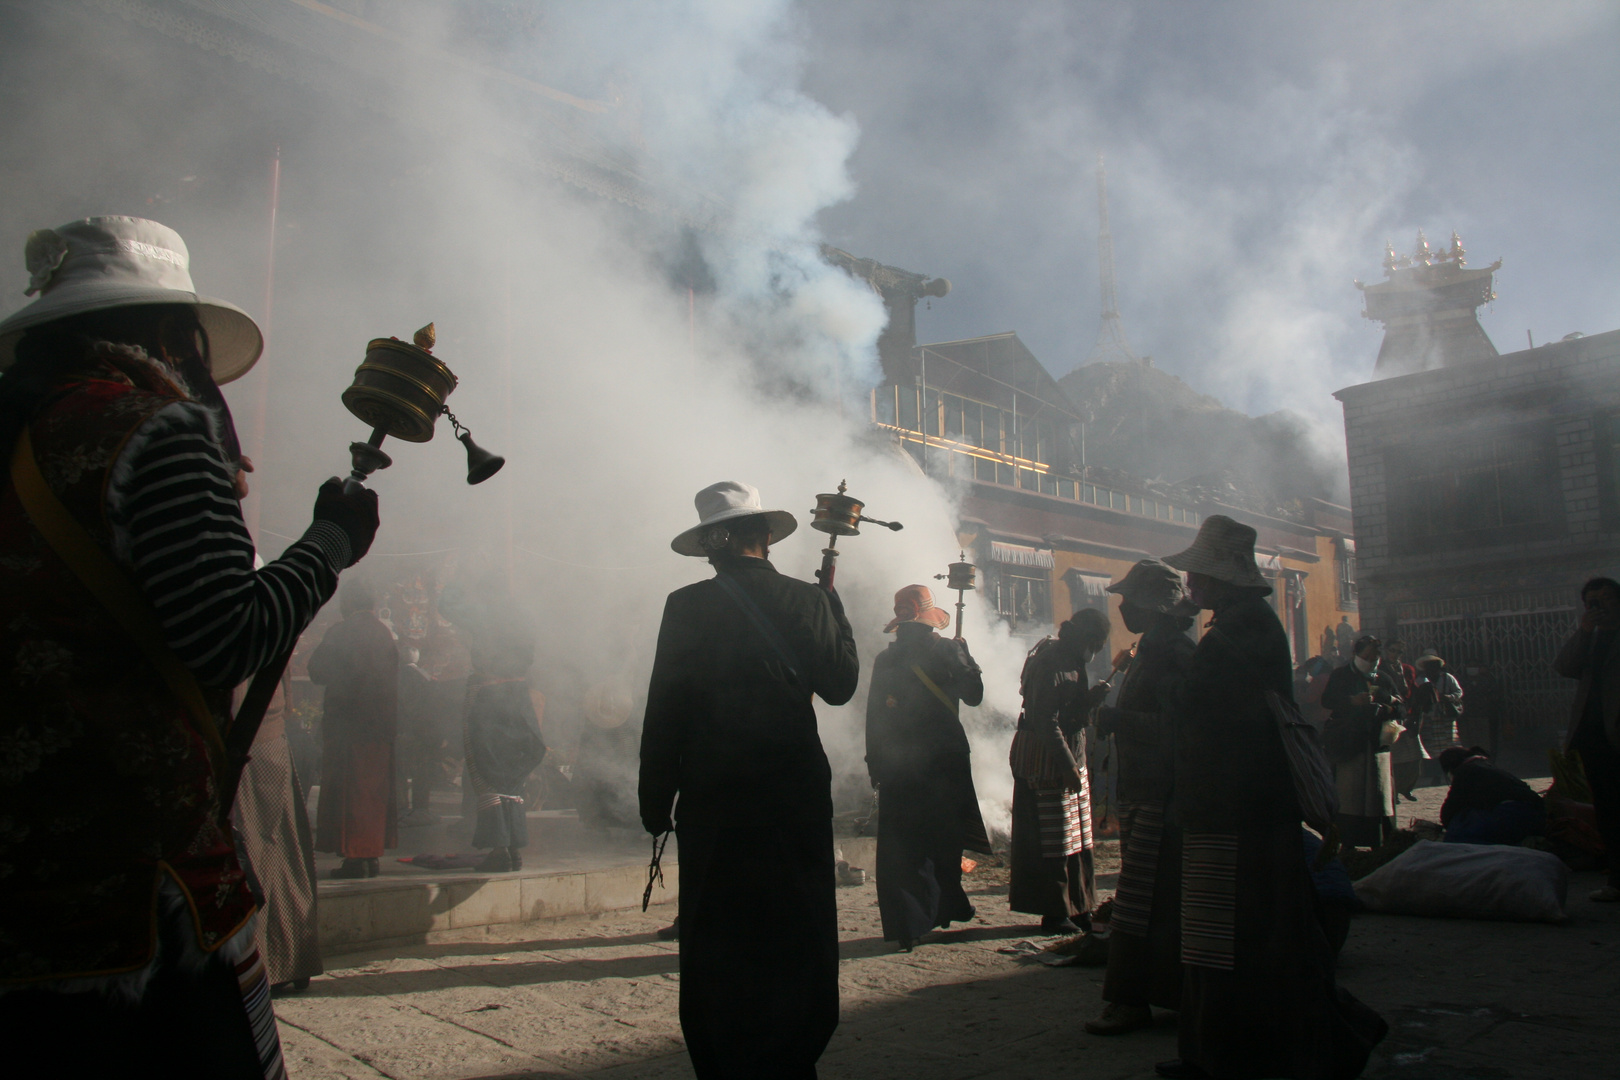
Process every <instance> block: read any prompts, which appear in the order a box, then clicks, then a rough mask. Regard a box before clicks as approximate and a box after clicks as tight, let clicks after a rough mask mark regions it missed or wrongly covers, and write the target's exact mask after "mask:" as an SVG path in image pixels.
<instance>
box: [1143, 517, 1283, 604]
mask: <svg viewBox="0 0 1620 1080" xmlns="http://www.w3.org/2000/svg"><path fill="white" fill-rule="evenodd" d="M1258 537H1259V534H1258V533H1256V532H1255V531H1254V530H1253V529H1251V528H1250V527H1249V526H1247V525H1245V524H1243V523H1242V522H1241V521H1233V520H1232V519H1231V518H1229V517H1227V516H1226V515H1225V514H1211V515H1210V516H1209V517H1207V518H1205V519H1204V523H1203V524H1202V525H1201V526H1199V528H1198V535H1197V536H1196V537H1195V538H1194V539H1193V542H1192V546H1191V547H1189V548H1187V549H1186V550H1185V551H1178V552H1176V553H1175V554H1174V555H1166V556H1165V557H1164V561H1165V562H1167V563H1169V564H1170V565H1171V566H1173V567H1175V568H1176V569H1177V570H1185V571H1186V572H1187V573H1189V574H1203V575H1204V576H1205V577H1212V578H1214V579H1215V580H1216V581H1224V582H1226V583H1227V584H1229V585H1237V586H1240V587H1241V588H1245V589H1268V590H1269V589H1270V588H1271V582H1269V581H1267V580H1266V578H1265V575H1264V574H1262V573H1260V567H1259V566H1258V565H1257V564H1256V563H1255V561H1254V542H1255V540H1256V539H1258Z"/></svg>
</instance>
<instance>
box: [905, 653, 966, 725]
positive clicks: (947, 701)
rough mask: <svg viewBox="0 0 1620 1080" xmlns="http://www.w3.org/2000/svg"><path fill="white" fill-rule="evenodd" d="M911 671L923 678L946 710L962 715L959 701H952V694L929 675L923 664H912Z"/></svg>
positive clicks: (923, 682) (954, 714)
mask: <svg viewBox="0 0 1620 1080" xmlns="http://www.w3.org/2000/svg"><path fill="white" fill-rule="evenodd" d="M911 672H912V674H914V675H916V676H917V678H919V679H921V680H922V684H923V685H924V686H926V687H928V692H929V693H930V694H933V695H934V696H935V697H937V698H938V699H939V703H940V704H941V705H943V706H945V711H946V712H948V713H950V714H951V715H952V716H960V715H961V713H960V712H959V711H958V703H957V702H955V701H952V700H951V698H950V696H949V695H948V694H946V693H945V691H943V690H941V689H940V688H939V685H938V684H937V683H935V682H934V680H933V679H930V678H929V677H928V673H927V672H925V671H923V669H922V665H921V664H912V665H911Z"/></svg>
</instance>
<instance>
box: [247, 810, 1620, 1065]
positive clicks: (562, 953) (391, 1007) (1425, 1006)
mask: <svg viewBox="0 0 1620 1080" xmlns="http://www.w3.org/2000/svg"><path fill="white" fill-rule="evenodd" d="M1422 794H1423V795H1424V796H1425V798H1424V801H1423V803H1422V804H1420V805H1419V807H1417V809H1418V810H1419V812H1421V813H1423V816H1427V817H1433V816H1435V815H1434V814H1433V812H1432V808H1431V807H1430V806H1429V805H1428V804H1430V803H1432V802H1436V801H1437V795H1438V794H1440V793H1439V792H1424V793H1422ZM1103 854H1104V856H1105V857H1104V858H1103V859H1102V860H1101V866H1100V870H1101V871H1102V876H1101V882H1100V883H1101V884H1102V885H1103V886H1104V891H1106V890H1107V889H1109V888H1111V887H1112V885H1113V878H1112V875H1111V873H1109V871H1111V870H1112V869H1113V867H1112V866H1111V865H1110V863H1109V860H1108V858H1107V857H1106V856H1107V854H1108V853H1107V852H1106V850H1105V851H1104V853H1103ZM968 880H969V882H970V887H971V891H972V892H973V893H974V903H975V904H976V905H977V906H978V910H979V916H980V917H979V919H978V920H977V921H976V922H975V923H974V924H973V925H972V926H971V927H969V928H966V929H963V930H960V931H955V932H950V933H945V934H940V935H936V940H930V942H929V943H926V944H924V945H923V946H921V947H920V948H919V949H918V950H917V951H916V952H914V953H912V954H909V955H902V954H897V953H895V952H894V949H893V946H891V945H885V944H884V943H883V941H882V940H881V938H882V933H881V931H880V930H879V928H878V918H877V908H876V898H875V892H874V889H873V886H872V885H870V884H867V885H865V886H861V887H857V888H849V889H840V890H839V901H840V903H839V912H840V923H839V926H840V931H841V938H842V941H843V957H844V963H843V969H842V978H841V983H842V995H843V1021H842V1023H841V1025H840V1026H839V1029H838V1031H837V1033H836V1034H835V1035H834V1037H833V1040H832V1044H831V1046H830V1047H829V1048H828V1050H827V1053H826V1055H825V1056H824V1057H823V1058H822V1063H821V1075H822V1076H823V1077H826V1078H832V1080H843V1078H849V1080H856V1078H869V1077H870V1078H876V1077H882V1078H885V1080H912V1078H917V1080H921V1078H923V1077H927V1078H929V1080H954V1078H969V1077H983V1078H987V1080H988V1078H1014V1077H1020V1078H1021V1077H1047V1076H1053V1077H1066V1076H1085V1077H1097V1078H1100V1080H1106V1078H1120V1080H1123V1078H1127V1077H1130V1078H1135V1077H1151V1076H1152V1075H1153V1070H1152V1065H1153V1062H1155V1061H1159V1060H1163V1059H1166V1058H1170V1057H1174V1056H1175V1018H1174V1016H1173V1015H1172V1014H1164V1015H1163V1016H1161V1017H1160V1021H1159V1023H1158V1024H1157V1025H1156V1027H1155V1028H1154V1029H1152V1030H1150V1031H1145V1032H1138V1033H1135V1034H1133V1035H1129V1036H1125V1037H1123V1038H1114V1039H1103V1038H1097V1037H1094V1036H1089V1035H1087V1034H1085V1032H1084V1031H1083V1030H1081V1024H1082V1022H1083V1021H1084V1020H1086V1019H1087V1018H1089V1017H1090V1016H1092V1015H1094V1013H1095V1012H1096V1010H1097V1009H1098V1007H1099V1005H1100V1000H1099V993H1100V990H1101V983H1102V973H1101V971H1100V970H1098V969H1086V968H1050V967H1046V966H1044V965H1041V964H1038V963H1034V962H1031V961H1028V960H1025V959H1021V958H1019V957H1016V956H1012V955H1007V954H1003V953H999V952H997V949H998V948H999V947H1002V946H1006V945H1009V944H1011V943H1013V942H1017V941H1019V940H1024V939H1027V938H1029V937H1030V932H1031V930H1032V929H1034V928H1033V927H1032V926H1030V925H1029V923H1028V922H1027V921H1026V917H1024V916H1016V915H1013V914H1011V913H1010V912H1008V910H1007V905H1006V877H1005V872H1004V871H1001V870H998V869H996V868H990V867H984V868H980V869H979V870H978V871H976V872H975V873H974V874H972V875H971V876H970V877H969V879H968ZM1600 883H1601V882H1600V879H1599V878H1598V876H1597V875H1595V874H1579V875H1575V877H1574V880H1573V882H1572V885H1571V902H1570V914H1571V916H1572V919H1571V922H1570V923H1569V924H1568V925H1565V926H1543V925H1524V924H1512V923H1484V922H1463V921H1451V920H1436V919H1417V918H1406V917H1399V916H1381V915H1363V916H1361V917H1360V918H1359V919H1358V920H1357V921H1356V923H1355V925H1354V928H1353V929H1352V931H1351V935H1350V941H1349V943H1348V944H1347V945H1346V946H1345V951H1344V954H1343V956H1342V958H1341V968H1340V970H1341V980H1342V982H1343V983H1344V985H1346V986H1347V987H1349V988H1350V989H1351V990H1352V991H1353V992H1354V993H1355V994H1356V995H1357V996H1358V997H1360V998H1361V999H1362V1000H1364V1001H1366V1002H1368V1003H1369V1004H1371V1005H1373V1006H1374V1007H1375V1008H1377V1009H1378V1010H1379V1011H1380V1012H1381V1013H1382V1014H1383V1015H1384V1017H1385V1018H1386V1019H1388V1020H1389V1022H1390V1024H1391V1027H1392V1028H1393V1031H1392V1034H1391V1036H1390V1038H1389V1039H1388V1040H1386V1042H1385V1043H1384V1045H1383V1046H1382V1047H1380V1049H1379V1052H1378V1053H1377V1055H1376V1056H1375V1058H1374V1060H1373V1062H1372V1064H1371V1065H1370V1066H1369V1068H1368V1070H1367V1074H1366V1075H1367V1076H1369V1077H1388V1078H1410V1080H1461V1078H1464V1077H1466V1078H1470V1080H1494V1078H1500V1080H1509V1078H1513V1080H1520V1078H1540V1077H1548V1078H1552V1077H1558V1078H1585V1077H1610V1076H1615V1075H1617V1073H1620V1069H1617V1065H1616V1051H1617V1048H1620V1036H1617V1035H1616V1032H1615V1028H1614V1025H1613V1011H1614V1006H1615V1003H1616V1001H1620V911H1617V910H1616V906H1615V905H1600V904H1593V903H1590V902H1589V901H1587V900H1586V898H1585V897H1586V893H1587V892H1588V891H1590V890H1591V889H1593V888H1595V887H1596V886H1597V885H1598V884H1600ZM673 914H674V912H673V905H669V906H663V907H654V908H653V909H652V910H651V911H650V912H649V913H647V914H645V915H643V914H642V913H641V912H639V911H632V912H622V913H614V914H607V915H599V916H592V917H577V918H569V919H559V920H554V921H548V922H542V923H528V924H520V925H507V926H496V927H488V928H482V929H480V930H478V931H468V932H467V934H466V935H465V937H464V938H461V939H457V940H452V941H440V942H438V943H435V944H432V945H421V946H413V947H408V948H400V949H393V950H388V951H379V952H371V953H357V954H351V955H348V956H342V957H336V958H333V959H332V960H331V961H329V967H330V968H331V970H330V971H329V972H328V973H327V974H326V975H324V976H322V977H320V978H318V979H316V980H315V981H314V982H313V984H312V985H311V987H310V989H309V990H308V991H306V992H305V993H302V994H296V995H289V996H284V997H278V998H277V999H276V1012H277V1014H278V1016H279V1018H280V1020H281V1036H282V1045H283V1047H284V1049H285V1051H286V1055H287V1060H288V1066H289V1070H290V1072H291V1074H292V1076H293V1077H294V1078H295V1080H317V1078H320V1080H325V1078H337V1077H369V1078H374V1077H379V1076H387V1077H395V1078H399V1080H406V1078H409V1080H439V1078H445V1080H448V1078H462V1077H467V1078H471V1077H490V1078H495V1077H500V1078H518V1077H553V1076H587V1075H588V1076H593V1077H604V1078H625V1080H629V1078H636V1080H641V1078H646V1080H662V1078H666V1077H669V1078H674V1077H689V1076H691V1069H690V1067H689V1065H688V1064H687V1061H686V1056H685V1054H684V1052H683V1050H682V1044H681V1038H680V1025H679V1022H678V1019H677V1014H676V1006H677V1000H678V998H677V995H678V990H679V984H678V977H677V975H676V967H677V962H676V950H675V946H674V945H673V943H665V942H661V941H659V940H658V939H657V938H656V936H655V935H654V933H653V932H654V931H655V930H656V929H657V928H658V927H659V926H661V925H663V924H664V923H666V922H667V921H668V919H669V918H671V917H672V916H673Z"/></svg>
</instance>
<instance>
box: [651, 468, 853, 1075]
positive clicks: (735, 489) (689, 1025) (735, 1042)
mask: <svg viewBox="0 0 1620 1080" xmlns="http://www.w3.org/2000/svg"><path fill="white" fill-rule="evenodd" d="M695 502H696V504H697V509H698V516H699V519H700V520H699V524H698V525H697V526H696V527H695V528H692V529H688V530H687V531H686V532H683V533H681V534H680V535H679V536H677V537H676V538H675V540H674V541H673V542H672V544H671V546H672V547H673V548H674V549H675V551H676V552H678V553H680V554H682V555H695V556H706V557H708V558H709V560H710V562H711V563H712V564H713V566H714V568H715V570H716V574H715V576H714V577H713V578H711V579H709V580H707V581H700V582H698V583H696V584H694V585H688V586H686V587H685V588H683V589H678V590H676V591H675V592H673V593H671V594H670V595H669V599H668V601H667V602H666V604H665V606H664V618H663V624H662V626H661V627H660V628H659V632H658V651H657V655H656V657H655V658H654V661H653V670H652V677H651V680H650V681H649V684H648V690H647V713H646V719H645V722H644V723H643V726H642V735H641V778H640V785H639V795H640V804H641V807H640V808H641V821H642V824H643V826H644V827H645V828H646V829H647V831H648V832H649V833H652V834H653V835H654V836H655V837H656V836H662V835H663V834H665V833H667V832H669V831H670V830H671V828H673V829H674V831H675V838H676V842H677V844H678V845H679V850H680V900H679V923H680V974H681V1001H680V1015H681V1031H682V1033H683V1034H684V1035H685V1038H686V1050H687V1054H688V1055H689V1056H690V1057H691V1059H692V1069H693V1071H694V1072H695V1073H696V1074H697V1076H698V1077H699V1080H717V1078H723V1080H730V1078H734V1077H735V1078H743V1077H748V1078H754V1077H762V1076H769V1077H773V1078H778V1077H779V1078H783V1080H799V1078H806V1080H808V1078H812V1077H814V1076H815V1075H816V1060H817V1059H818V1058H819V1057H820V1056H821V1052H822V1051H823V1050H824V1049H826V1046H827V1040H828V1039H830V1038H831V1037H832V1033H833V1029H834V1028H836V1027H837V1026H838V918H837V915H838V912H837V903H836V900H835V896H834V892H835V889H836V887H837V886H836V882H835V877H834V869H833V837H832V773H831V769H830V768H829V767H828V764H827V755H826V752H825V751H824V750H823V749H822V746H821V736H820V734H819V732H818V731H817V728H816V711H815V706H814V703H813V701H812V696H818V697H820V698H821V699H822V700H823V701H825V702H826V703H827V704H829V705H842V704H843V703H844V702H846V701H848V700H849V699H850V698H851V697H852V696H854V693H855V686H856V683H857V682H858V681H859V679H860V661H859V659H858V658H857V656H856V653H855V637H854V634H853V633H852V632H851V631H850V627H849V621H848V620H847V619H846V618H845V617H844V611H843V604H842V603H841V602H840V601H839V599H838V596H837V594H836V593H835V592H833V591H832V590H831V589H830V588H828V589H823V588H819V587H817V586H815V585H811V584H809V583H807V582H802V581H795V580H793V579H791V578H788V577H784V576H783V575H781V574H778V573H777V572H776V568H775V567H773V566H772V565H771V564H770V562H769V559H768V556H769V550H770V545H771V543H772V542H773V541H776V540H781V539H783V538H784V537H786V536H787V535H788V534H789V533H791V532H792V531H793V530H794V528H795V527H796V525H797V523H796V522H795V521H794V519H793V515H792V514H789V513H787V512H786V511H782V510H771V511H767V510H764V509H762V508H761V506H760V502H759V493H758V491H756V490H755V489H754V488H753V487H752V486H750V485H747V484H741V483H737V482H735V481H726V482H723V483H719V484H715V485H713V486H711V487H708V488H705V489H704V490H703V491H700V492H698V495H697V498H696V500H695ZM677 796H679V800H680V801H679V803H678V804H677V802H676V798H677Z"/></svg>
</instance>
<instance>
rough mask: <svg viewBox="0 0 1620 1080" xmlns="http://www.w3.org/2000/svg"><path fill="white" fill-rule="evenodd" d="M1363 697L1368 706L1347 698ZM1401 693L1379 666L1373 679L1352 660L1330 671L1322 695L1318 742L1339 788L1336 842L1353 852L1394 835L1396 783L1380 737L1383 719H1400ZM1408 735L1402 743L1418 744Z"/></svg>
mask: <svg viewBox="0 0 1620 1080" xmlns="http://www.w3.org/2000/svg"><path fill="white" fill-rule="evenodd" d="M1363 692H1366V693H1370V694H1372V695H1374V700H1373V701H1372V702H1370V703H1368V704H1366V705H1352V704H1351V703H1350V699H1351V698H1353V697H1355V696H1357V695H1358V694H1361V693H1363ZM1400 693H1401V692H1400V689H1399V687H1397V686H1396V684H1395V680H1394V679H1393V678H1391V676H1390V674H1389V672H1387V671H1385V670H1384V669H1383V668H1382V667H1378V668H1375V669H1374V670H1373V672H1372V673H1371V674H1363V673H1362V672H1361V671H1359V670H1357V668H1356V666H1355V661H1354V660H1352V661H1351V662H1350V663H1348V664H1346V665H1344V666H1343V667H1341V668H1337V669H1335V670H1334V672H1333V674H1331V675H1329V676H1328V682H1327V686H1326V688H1325V689H1323V691H1322V707H1323V708H1324V709H1327V710H1328V714H1329V715H1328V721H1327V727H1326V728H1325V729H1324V731H1323V734H1322V741H1323V743H1324V745H1325V747H1326V749H1327V752H1328V755H1329V757H1331V758H1332V760H1333V771H1334V778H1335V779H1336V780H1337V781H1338V788H1339V815H1338V818H1337V824H1338V827H1339V839H1340V840H1342V841H1343V842H1344V843H1345V844H1346V845H1349V846H1353V847H1377V846H1378V845H1379V844H1381V843H1383V842H1384V840H1385V839H1387V838H1388V836H1389V835H1390V834H1391V833H1393V832H1394V831H1395V780H1394V773H1393V771H1392V765H1391V751H1390V744H1389V743H1388V742H1386V741H1385V739H1384V736H1383V728H1384V722H1385V721H1386V720H1390V719H1395V720H1399V719H1400V718H1401V716H1402V714H1403V713H1402V707H1401V705H1400V704H1399V702H1398V701H1396V700H1395V699H1397V698H1399V697H1400ZM1416 736H1417V732H1416V731H1410V732H1407V733H1405V734H1403V735H1402V736H1401V738H1402V739H1406V738H1413V739H1414V741H1415V739H1416Z"/></svg>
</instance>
